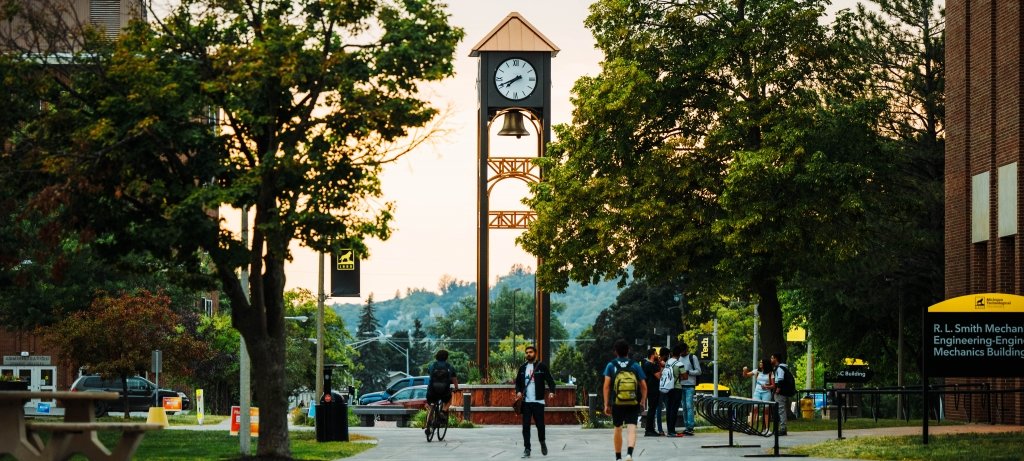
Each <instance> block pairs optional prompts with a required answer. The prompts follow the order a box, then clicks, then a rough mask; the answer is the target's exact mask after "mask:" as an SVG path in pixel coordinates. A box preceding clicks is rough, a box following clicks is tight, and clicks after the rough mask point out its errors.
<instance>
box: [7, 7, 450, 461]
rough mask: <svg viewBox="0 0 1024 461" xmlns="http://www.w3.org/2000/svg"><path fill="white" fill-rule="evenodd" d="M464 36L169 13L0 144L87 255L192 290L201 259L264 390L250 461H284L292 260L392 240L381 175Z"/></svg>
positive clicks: (98, 51)
mask: <svg viewBox="0 0 1024 461" xmlns="http://www.w3.org/2000/svg"><path fill="white" fill-rule="evenodd" d="M462 35H463V34H462V31H461V30H459V29H456V28H453V27H451V26H450V25H449V24H448V16H447V13H446V12H445V10H444V8H443V6H442V5H440V4H439V3H436V2H434V1H432V0H409V1H404V2H377V1H369V2H361V3H359V4H358V5H353V4H352V2H348V1H345V0H267V1H262V2H258V3H251V2H212V3H211V2H208V1H206V0H183V1H181V2H179V3H178V4H177V5H176V6H175V7H174V8H172V9H171V10H170V11H169V12H168V14H167V15H166V16H165V17H163V18H159V21H156V22H155V23H154V24H148V23H143V22H136V23H133V24H132V25H131V26H130V27H128V28H127V29H126V30H125V31H123V34H122V36H121V37H120V38H119V39H118V40H116V41H110V40H107V39H106V38H104V37H102V36H101V35H100V34H93V35H90V37H91V38H93V39H94V40H86V41H85V42H84V43H83V44H82V46H81V47H76V48H74V49H75V50H76V51H77V50H81V53H77V52H76V53H72V54H71V55H70V57H67V59H66V60H65V61H64V62H66V63H67V64H70V67H63V68H56V69H53V73H48V72H49V71H50V69H40V72H41V74H42V75H45V76H47V77H48V78H49V79H50V81H51V82H55V84H52V85H50V86H43V87H41V88H29V90H30V91H28V92H23V93H22V94H20V95H19V97H27V98H29V100H31V101H38V102H40V103H41V104H39V105H40V107H46V108H47V109H48V112H46V113H45V114H41V115H42V116H39V117H34V118H31V119H29V118H24V119H21V120H16V121H9V122H8V124H6V125H5V127H4V128H3V131H2V132H3V133H4V134H5V135H7V134H10V138H11V139H13V140H14V141H15V145H13V146H12V147H11V149H14V150H15V151H17V152H19V153H23V154H25V155H26V156H27V160H26V164H27V165H30V166H32V167H34V168H35V169H34V170H30V171H32V172H39V173H41V174H43V175H44V178H45V179H46V181H43V182H42V184H39V185H33V186H34V188H33V190H32V193H31V194H27V195H32V196H35V197H41V196H44V195H46V194H42V193H41V192H43V191H46V192H47V194H48V196H49V197H55V198H58V200H56V201H54V200H51V201H50V202H51V203H61V204H62V205H63V208H61V209H60V212H61V213H60V219H59V220H57V221H58V222H59V223H60V224H61V226H66V227H68V228H71V229H74V230H76V231H78V232H80V233H81V234H80V235H82V237H83V238H88V237H99V238H102V239H103V240H102V242H99V241H96V240H94V241H93V242H97V243H102V246H103V251H102V252H101V253H102V254H105V255H119V257H120V255H128V254H142V255H147V256H151V257H153V258H156V259H158V260H165V261H173V262H174V263H175V264H176V265H179V266H180V267H181V268H183V270H184V271H185V272H187V273H191V274H195V275H199V276H202V275H206V274H205V272H203V271H202V270H201V266H202V264H201V261H200V259H199V257H198V255H199V254H200V252H205V253H206V254H207V255H209V258H210V262H211V264H212V267H214V268H215V273H216V277H217V279H219V281H220V284H221V288H222V290H223V291H222V293H223V295H224V296H225V297H226V298H229V299H230V301H231V303H230V304H231V307H232V310H231V312H232V321H233V325H234V326H235V327H236V328H237V329H238V330H239V331H240V332H241V334H242V337H243V338H244V339H245V341H246V346H247V350H248V351H249V353H250V355H251V356H252V358H253V361H252V363H253V368H254V373H255V374H257V375H259V376H260V377H261V381H260V382H261V385H259V386H255V388H254V390H255V399H256V400H257V401H260V402H261V403H262V404H261V409H262V410H261V421H260V423H261V431H262V432H263V433H262V434H261V437H260V443H259V449H258V453H257V454H258V455H259V456H266V457H282V458H284V457H288V456H289V447H288V432H287V425H286V423H287V414H286V411H287V408H286V402H287V400H286V396H285V395H284V394H285V393H286V392H287V390H286V385H285V375H286V373H285V363H284V359H285V350H286V348H287V346H286V330H287V327H286V326H285V321H284V319H283V317H284V314H285V310H286V306H285V304H284V287H285V278H284V266H285V262H286V261H288V260H289V259H290V256H291V255H290V253H289V247H290V245H291V244H292V241H293V240H298V241H300V242H301V243H302V244H304V245H305V246H307V247H309V248H313V249H314V250H317V251H322V252H329V251H332V250H337V249H339V248H341V247H342V246H349V245H351V246H352V247H353V248H354V249H355V250H356V251H357V252H358V253H360V254H361V255H365V253H366V247H365V245H364V244H363V240H364V239H365V238H370V237H373V238H380V239H386V238H387V237H388V236H389V234H390V230H389V224H390V221H391V217H392V213H391V210H392V207H391V205H390V204H388V203H384V204H378V203H377V202H376V201H375V199H376V198H377V197H379V195H380V194H381V186H380V181H379V179H378V174H379V173H380V171H381V168H382V165H383V164H384V163H386V162H388V161H391V160H393V159H395V158H397V156H399V155H401V154H403V153H405V152H407V150H408V147H404V146H408V145H416V144H418V143H419V142H420V141H423V140H424V138H425V137H428V136H430V135H431V134H432V133H433V132H434V131H432V130H430V129H427V130H424V131H415V132H414V129H416V128H420V127H424V126H426V125H428V124H429V122H430V121H431V120H432V119H433V118H434V116H435V115H436V113H437V111H436V110H435V109H434V108H432V107H431V106H430V104H429V101H427V100H426V99H422V98H421V96H420V94H419V89H420V86H421V85H422V84H423V83H424V82H428V81H436V80H440V79H443V78H445V77H448V76H450V75H451V74H452V71H453V67H452V66H453V53H454V50H455V46H456V44H457V43H458V42H459V40H460V39H461V38H462ZM24 51H25V53H23V54H20V55H21V56H32V57H33V59H34V61H33V63H36V64H39V63H40V62H46V61H45V60H43V61H40V60H35V58H36V57H38V56H39V54H38V53H39V52H40V51H42V50H24ZM43 57H44V58H45V57H46V56H43ZM45 65H46V64H40V66H45ZM67 69H74V72H62V71H66V70H67ZM61 73H62V75H60V74H61ZM31 90H36V91H34V92H32V91H31ZM11 127H13V129H12V128H11ZM411 132H412V133H413V139H412V142H411V143H407V141H408V139H406V136H407V135H409V134H410V133H411ZM416 133H420V135H416ZM403 139H404V141H403V142H402V144H401V146H399V144H396V143H397V142H398V141H399V140H403ZM5 150H6V149H5ZM31 176H32V175H28V176H26V177H31ZM221 205H227V206H230V207H233V208H240V209H245V210H248V209H252V210H253V214H252V217H253V218H254V219H253V223H252V224H253V225H252V232H251V235H249V236H248V237H251V238H250V239H243V237H242V235H239V234H235V233H232V232H227V231H222V229H221V227H220V226H221V222H220V217H219V216H218V215H217V214H216V213H211V210H218V209H219V208H220V207H221ZM86 231H88V232H86ZM250 248H251V250H250ZM242 267H244V268H245V269H246V270H247V271H248V273H249V274H251V276H250V277H248V280H247V281H246V282H248V290H246V289H244V288H243V281H242V280H240V276H239V269H240V268H242ZM248 293H252V297H251V298H250V297H249V296H248Z"/></svg>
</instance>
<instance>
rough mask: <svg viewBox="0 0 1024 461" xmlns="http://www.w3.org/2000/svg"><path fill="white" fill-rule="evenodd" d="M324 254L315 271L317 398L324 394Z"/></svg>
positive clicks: (321, 255) (325, 297) (325, 296)
mask: <svg viewBox="0 0 1024 461" xmlns="http://www.w3.org/2000/svg"><path fill="white" fill-rule="evenodd" d="M326 299H327V295H326V294H324V254H323V253H322V252H321V253H320V268H319V270H318V271H317V295H316V395H315V397H314V398H316V399H319V398H320V397H323V395H324V301H326Z"/></svg>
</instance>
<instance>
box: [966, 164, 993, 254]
mask: <svg viewBox="0 0 1024 461" xmlns="http://www.w3.org/2000/svg"><path fill="white" fill-rule="evenodd" d="M988 177H989V172H987V171H986V172H984V173H978V174H976V175H974V176H972V177H971V243H978V242H985V241H988V233H989V227H990V226H991V224H990V222H989V212H988V209H989V189H988V188H989V179H988Z"/></svg>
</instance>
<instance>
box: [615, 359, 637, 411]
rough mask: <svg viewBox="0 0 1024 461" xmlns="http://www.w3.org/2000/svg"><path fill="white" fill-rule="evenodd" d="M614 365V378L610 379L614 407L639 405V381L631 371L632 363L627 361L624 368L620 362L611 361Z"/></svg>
mask: <svg viewBox="0 0 1024 461" xmlns="http://www.w3.org/2000/svg"><path fill="white" fill-rule="evenodd" d="M612 363H614V364H615V377H614V378H612V392H613V393H614V394H615V398H614V401H615V405H616V406H636V405H640V380H639V379H637V376H636V372H635V371H633V362H632V361H627V362H626V365H625V366H622V364H621V363H622V362H619V361H617V360H616V361H613V362H612Z"/></svg>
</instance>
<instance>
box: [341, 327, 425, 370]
mask: <svg viewBox="0 0 1024 461" xmlns="http://www.w3.org/2000/svg"><path fill="white" fill-rule="evenodd" d="M374 331H375V332H376V333H377V336H374V337H372V338H366V339H361V340H359V341H356V342H354V343H352V344H351V346H352V348H353V349H359V348H360V347H363V346H365V345H367V344H369V343H372V342H374V341H376V342H378V343H387V344H388V345H389V346H391V347H393V348H395V349H396V350H398V352H401V353H402V354H405V374H406V375H407V376H412V375H410V374H409V350H408V349H405V348H403V347H402V346H399V345H398V344H397V343H395V342H394V341H392V340H391V335H385V334H384V333H381V331H380V330H374Z"/></svg>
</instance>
